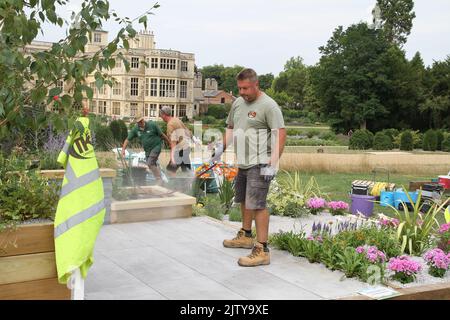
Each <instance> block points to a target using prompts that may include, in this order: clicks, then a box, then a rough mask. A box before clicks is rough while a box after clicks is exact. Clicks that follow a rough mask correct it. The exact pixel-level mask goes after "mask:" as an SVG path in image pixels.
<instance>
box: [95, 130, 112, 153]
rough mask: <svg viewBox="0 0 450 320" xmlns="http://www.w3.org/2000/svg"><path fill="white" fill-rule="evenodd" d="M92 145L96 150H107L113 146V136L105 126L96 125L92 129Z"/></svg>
mask: <svg viewBox="0 0 450 320" xmlns="http://www.w3.org/2000/svg"><path fill="white" fill-rule="evenodd" d="M93 133H94V137H95V139H93V140H94V142H93V143H94V146H95V150H96V151H109V150H111V149H112V148H114V137H113V133H112V131H111V129H110V128H109V127H107V126H102V125H98V126H96V127H95V129H94V132H93Z"/></svg>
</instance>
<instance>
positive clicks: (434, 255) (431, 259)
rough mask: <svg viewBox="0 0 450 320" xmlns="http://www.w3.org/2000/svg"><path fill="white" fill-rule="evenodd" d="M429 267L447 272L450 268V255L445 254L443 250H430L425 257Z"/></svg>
mask: <svg viewBox="0 0 450 320" xmlns="http://www.w3.org/2000/svg"><path fill="white" fill-rule="evenodd" d="M423 258H424V259H425V261H426V262H427V264H428V265H429V266H432V267H435V268H438V269H444V270H447V269H448V267H449V266H450V253H449V254H445V252H444V251H442V250H441V249H438V248H436V249H432V250H428V251H427V252H426V253H425V255H424V256H423Z"/></svg>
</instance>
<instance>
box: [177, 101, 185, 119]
mask: <svg viewBox="0 0 450 320" xmlns="http://www.w3.org/2000/svg"><path fill="white" fill-rule="evenodd" d="M186 110H187V107H186V105H185V104H180V105H179V106H178V117H180V118H182V117H185V116H186Z"/></svg>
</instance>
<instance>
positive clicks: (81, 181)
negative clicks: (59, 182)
mask: <svg viewBox="0 0 450 320" xmlns="http://www.w3.org/2000/svg"><path fill="white" fill-rule="evenodd" d="M66 179H67V183H66V184H65V185H63V186H62V188H61V195H60V196H59V199H62V198H64V197H65V196H66V195H68V194H69V193H71V192H72V191H75V190H76V189H78V188H81V187H83V186H85V185H87V184H89V183H91V182H94V181H95V180H97V179H100V170H99V169H98V168H97V169H94V170H92V171H91V172H88V173H86V174H84V175H82V176H81V177H78V178H77V176H76V175H75V172H74V171H73V169H72V167H71V165H70V163H67V167H66Z"/></svg>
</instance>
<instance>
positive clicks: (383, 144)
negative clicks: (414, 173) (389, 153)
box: [373, 132, 393, 150]
mask: <svg viewBox="0 0 450 320" xmlns="http://www.w3.org/2000/svg"><path fill="white" fill-rule="evenodd" d="M373 149H374V150H392V149H393V145H392V140H391V137H390V136H388V135H387V134H385V133H383V132H377V133H376V134H375V138H374V139H373Z"/></svg>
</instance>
